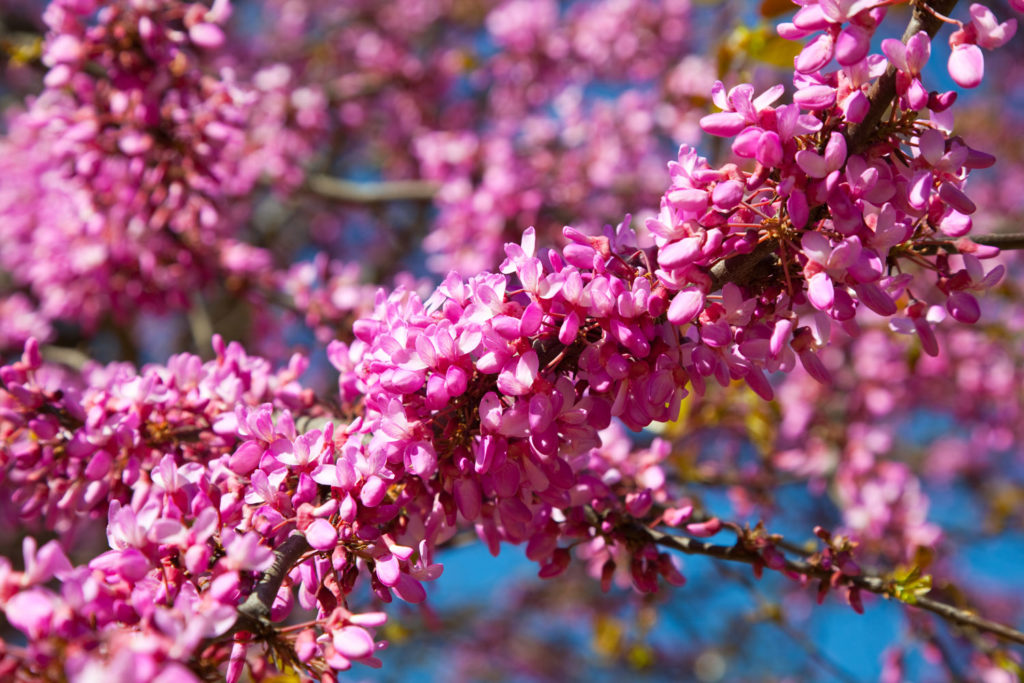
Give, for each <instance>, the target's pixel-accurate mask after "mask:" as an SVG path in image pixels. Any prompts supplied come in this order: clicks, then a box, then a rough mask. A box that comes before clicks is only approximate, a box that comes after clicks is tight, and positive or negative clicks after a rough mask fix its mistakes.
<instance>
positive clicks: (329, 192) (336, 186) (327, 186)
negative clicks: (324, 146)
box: [305, 174, 438, 204]
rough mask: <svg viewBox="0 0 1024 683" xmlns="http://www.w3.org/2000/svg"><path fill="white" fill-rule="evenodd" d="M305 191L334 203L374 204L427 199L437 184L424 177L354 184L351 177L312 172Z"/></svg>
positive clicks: (434, 193) (434, 192)
mask: <svg viewBox="0 0 1024 683" xmlns="http://www.w3.org/2000/svg"><path fill="white" fill-rule="evenodd" d="M305 188H306V190H308V191H309V192H312V193H313V194H315V195H318V196H320V197H323V198H325V199H330V200H333V201H338V202H346V203H352V204H376V203H381V202H397V201H430V200H432V199H433V198H434V197H435V196H436V195H437V191H438V184H437V183H433V182H430V181H427V180H384V181H380V182H362V183H357V182H354V181H351V180H342V179H340V178H332V177H331V176H328V175H322V174H316V175H311V176H309V178H307V179H306V185H305Z"/></svg>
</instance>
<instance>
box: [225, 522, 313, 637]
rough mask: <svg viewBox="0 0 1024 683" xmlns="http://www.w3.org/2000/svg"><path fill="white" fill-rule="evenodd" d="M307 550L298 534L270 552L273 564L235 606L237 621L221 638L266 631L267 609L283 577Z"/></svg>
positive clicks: (279, 588) (304, 539)
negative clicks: (251, 590)
mask: <svg viewBox="0 0 1024 683" xmlns="http://www.w3.org/2000/svg"><path fill="white" fill-rule="evenodd" d="M310 549H311V548H310V545H309V543H308V542H307V541H306V537H305V536H303V535H301V534H295V535H293V536H289V537H288V539H287V540H286V541H285V542H284V543H282V544H281V546H280V547H279V548H277V549H276V550H275V551H274V564H273V565H271V567H270V569H268V570H267V571H265V572H263V576H262V577H260V580H259V582H258V583H257V584H256V588H255V589H254V590H253V592H252V593H250V594H249V597H248V598H246V599H245V602H243V603H242V604H241V605H240V606H239V607H238V619H237V620H236V621H235V625H234V626H232V627H231V629H230V630H229V631H228V632H227V633H226V634H225V635H223V636H221V638H225V637H228V636H230V635H234V634H235V633H237V632H238V631H249V632H250V633H259V632H260V631H263V630H265V629H266V628H268V627H269V626H270V609H271V607H272V606H273V604H274V599H275V598H276V597H277V592H278V591H279V590H281V584H282V583H284V577H285V576H287V575H288V572H290V571H291V569H292V567H293V566H295V563H296V562H297V561H298V560H299V558H300V557H302V556H303V555H304V554H306V553H307V552H309V550H310Z"/></svg>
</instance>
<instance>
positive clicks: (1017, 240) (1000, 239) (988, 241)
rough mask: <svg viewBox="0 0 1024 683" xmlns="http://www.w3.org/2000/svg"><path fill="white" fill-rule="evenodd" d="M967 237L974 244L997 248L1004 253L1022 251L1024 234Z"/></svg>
mask: <svg viewBox="0 0 1024 683" xmlns="http://www.w3.org/2000/svg"><path fill="white" fill-rule="evenodd" d="M969 237H970V240H971V241H972V242H974V243H975V244H983V245H985V246H987V247H999V248H1000V249H1002V250H1004V251H1011V250H1014V249H1024V232H1017V233H1002V234H996V235H970V236H969Z"/></svg>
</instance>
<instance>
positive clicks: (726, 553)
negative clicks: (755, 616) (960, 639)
mask: <svg viewBox="0 0 1024 683" xmlns="http://www.w3.org/2000/svg"><path fill="white" fill-rule="evenodd" d="M633 531H634V532H636V533H640V534H643V535H645V536H646V537H647V538H648V539H649V540H650V541H652V542H653V543H656V544H658V545H662V546H665V547H668V548H673V549H674V550H678V551H680V552H683V553H686V554H688V555H704V556H706V557H713V558H715V559H719V560H726V561H728V562H741V563H744V564H749V565H758V566H767V564H766V562H765V559H764V558H763V557H762V556H761V554H760V553H758V552H757V551H756V550H752V549H750V548H747V547H745V546H743V545H741V544H739V543H737V544H736V545H733V546H724V545H715V544H713V543H707V542H705V541H698V540H696V539H693V538H688V537H685V536H674V535H672V534H667V533H665V532H663V531H658V530H657V529H651V528H648V527H644V526H640V525H637V526H635V527H634V528H633ZM781 571H783V572H789V573H793V574H799V575H802V576H806V577H808V578H812V579H818V580H823V581H829V580H831V579H832V577H833V574H832V572H831V571H829V570H827V569H824V568H822V567H819V566H817V565H814V564H811V563H809V562H805V561H801V560H792V559H789V558H786V560H785V565H784V567H783V568H782V569H781ZM841 582H842V583H845V584H846V585H849V586H851V587H856V588H860V589H861V590H866V591H869V592H871V593H875V594H877V595H882V596H885V597H887V598H895V593H894V591H893V587H892V584H891V582H889V581H886V580H885V579H883V578H881V577H878V576H863V575H861V576H845V575H844V576H843V577H842V579H841ZM912 606H913V607H920V608H921V609H923V610H926V611H929V612H931V613H933V614H937V615H939V616H940V617H942V618H943V619H946V620H948V621H951V622H953V623H955V624H959V625H960V626H964V627H967V628H972V629H976V630H978V631H983V632H986V633H990V634H992V635H994V636H996V637H998V638H1002V639H1004V640H1009V641H1011V642H1014V643H1017V644H1020V645H1024V633H1022V632H1020V631H1018V630H1017V629H1014V628H1011V627H1009V626H1006V625H1004V624H1000V623H998V622H995V621H991V620H989V619H985V618H984V617H980V616H978V615H977V614H974V613H973V612H971V611H969V610H965V609H960V608H958V607H954V606H953V605H950V604H947V603H945V602H942V601H940V600H935V599H933V598H929V597H927V596H922V597H919V598H917V601H916V602H915V603H914V604H913V605H912Z"/></svg>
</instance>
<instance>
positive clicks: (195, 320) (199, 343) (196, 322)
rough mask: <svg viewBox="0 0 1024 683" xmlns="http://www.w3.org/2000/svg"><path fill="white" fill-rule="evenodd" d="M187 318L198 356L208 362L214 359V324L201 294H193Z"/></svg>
mask: <svg viewBox="0 0 1024 683" xmlns="http://www.w3.org/2000/svg"><path fill="white" fill-rule="evenodd" d="M186 317H187V318H188V331H189V333H190V334H191V335H192V343H193V344H194V345H195V347H196V354H198V355H199V356H200V357H202V358H203V359H205V360H208V359H209V358H211V357H212V354H211V348H212V344H213V342H212V339H213V322H212V321H211V320H210V311H209V309H208V308H207V307H206V301H205V299H203V295H202V294H201V293H200V292H194V293H193V294H192V305H191V306H189V308H188V313H187V316H186Z"/></svg>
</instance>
